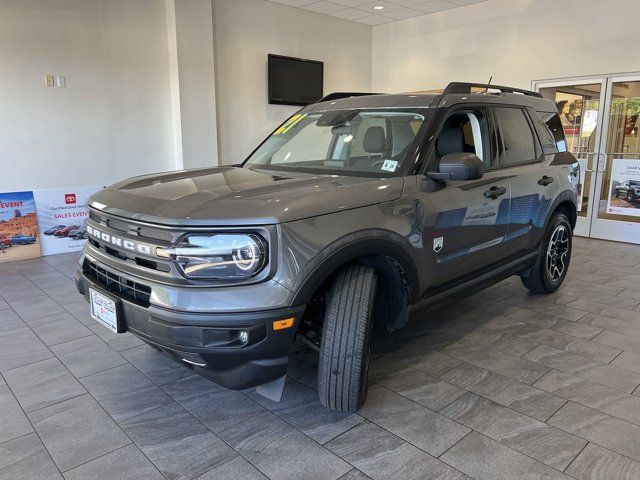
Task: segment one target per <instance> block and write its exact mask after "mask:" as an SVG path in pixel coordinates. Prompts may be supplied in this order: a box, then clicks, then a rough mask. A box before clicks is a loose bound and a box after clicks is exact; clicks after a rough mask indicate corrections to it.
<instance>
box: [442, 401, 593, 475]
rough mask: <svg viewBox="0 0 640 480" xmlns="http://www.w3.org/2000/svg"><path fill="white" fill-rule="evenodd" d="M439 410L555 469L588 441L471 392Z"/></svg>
mask: <svg viewBox="0 0 640 480" xmlns="http://www.w3.org/2000/svg"><path fill="white" fill-rule="evenodd" d="M440 413H442V414H443V415H446V416H447V417H449V418H451V419H453V420H455V421H457V422H459V423H461V424H463V425H465V426H467V427H469V428H471V429H472V430H475V431H477V432H480V433H482V434H483V435H486V436H487V437H489V438H492V439H494V440H497V441H498V442H500V443H502V444H504V445H506V446H508V447H510V448H513V449H514V450H517V451H519V452H521V453H524V454H525V455H527V456H529V457H532V458H534V459H536V460H538V461H540V462H542V463H545V464H547V465H549V466H550V467H553V468H556V469H558V470H564V469H565V468H566V467H567V465H569V463H570V462H571V461H572V460H573V459H574V458H575V457H576V455H578V453H580V451H581V450H582V448H583V447H584V446H585V445H586V443H587V442H585V441H584V440H582V439H580V438H577V437H574V436H573V435H570V434H568V433H566V432H563V431H562V430H558V429H557V428H554V427H551V426H549V425H547V424H545V423H543V422H540V421H538V420H535V419H533V418H531V417H528V416H526V415H523V414H521V413H518V412H516V411H514V410H511V409H509V408H506V407H503V406H501V405H499V404H497V403H495V402H492V401H491V400H488V399H486V398H482V397H479V396H477V395H475V394H473V393H466V394H465V395H464V396H462V397H461V398H459V399H458V400H456V401H455V402H453V403H452V404H451V405H449V406H448V407H447V408H445V409H444V410H442V411H441V412H440Z"/></svg>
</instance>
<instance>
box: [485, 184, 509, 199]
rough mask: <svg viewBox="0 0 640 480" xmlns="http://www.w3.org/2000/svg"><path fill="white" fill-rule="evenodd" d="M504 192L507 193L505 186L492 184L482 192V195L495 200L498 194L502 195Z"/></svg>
mask: <svg viewBox="0 0 640 480" xmlns="http://www.w3.org/2000/svg"><path fill="white" fill-rule="evenodd" d="M505 193H507V189H506V188H504V187H496V186H495V185H494V186H493V187H491V188H490V189H489V190H487V191H486V192H484V196H485V197H487V198H490V199H492V200H495V199H496V198H498V197H499V196H500V195H504V194H505Z"/></svg>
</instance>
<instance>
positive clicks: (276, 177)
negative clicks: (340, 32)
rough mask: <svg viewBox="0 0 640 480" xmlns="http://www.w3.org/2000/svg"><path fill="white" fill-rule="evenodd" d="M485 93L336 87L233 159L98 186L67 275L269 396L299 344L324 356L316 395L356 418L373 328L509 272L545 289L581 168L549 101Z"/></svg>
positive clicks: (118, 324) (140, 324)
mask: <svg viewBox="0 0 640 480" xmlns="http://www.w3.org/2000/svg"><path fill="white" fill-rule="evenodd" d="M478 87H479V85H477V84H463V83H452V84H450V85H449V86H448V87H447V88H446V89H445V90H444V92H443V93H442V94H440V95H426V94H420V95H419V94H415V95H414V94H395V95H367V96H358V95H356V94H332V95H330V96H329V97H325V98H324V99H323V100H321V101H320V102H318V103H315V104H312V105H309V106H307V107H304V108H302V109H301V110H300V111H298V113H296V114H295V115H293V116H292V117H290V118H289V119H288V120H286V121H285V122H284V123H283V124H282V125H281V126H279V127H278V128H277V129H276V130H275V131H274V132H273V133H272V134H271V135H270V136H269V137H268V138H267V139H266V140H265V141H264V142H262V144H261V145H260V146H258V148H256V150H255V151H254V152H253V153H251V155H250V156H249V157H248V158H247V159H246V160H245V161H244V163H242V164H239V165H233V166H232V165H227V166H220V167H215V168H204V169H197V170H188V171H178V172H170V173H161V174H155V175H146V176H141V177H136V178H133V179H130V180H125V181H123V182H120V183H117V184H115V185H112V186H111V187H108V188H106V189H104V190H102V191H100V192H98V193H96V194H95V195H93V197H92V198H91V199H90V201H89V205H90V218H89V219H88V221H87V233H88V236H89V241H88V242H87V244H86V246H85V248H84V251H83V254H82V256H81V257H80V260H79V269H78V271H77V274H76V280H77V287H78V290H79V291H80V292H81V293H82V294H83V295H84V296H85V297H86V299H87V300H89V301H90V303H91V311H92V315H93V317H94V319H96V320H97V321H99V322H101V323H103V324H105V325H106V326H108V327H109V328H111V329H112V330H114V331H116V332H124V331H128V332H131V333H133V334H134V335H137V336H138V337H140V338H141V339H143V340H144V341H145V342H147V343H149V344H151V345H152V346H154V347H156V348H158V349H160V350H162V351H164V352H166V353H168V354H169V355H170V356H172V357H173V358H175V359H176V360H178V361H180V362H183V363H184V364H185V365H188V366H189V367H190V368H192V369H193V370H194V371H196V372H198V373H200V374H202V375H205V376H207V377H209V378H211V379H213V380H214V381H216V382H218V383H219V384H221V385H224V386H226V387H229V388H233V389H244V388H247V387H252V386H258V391H259V392H260V393H262V394H263V395H266V396H269V397H270V398H274V399H279V396H280V395H281V392H282V386H283V383H284V376H285V372H286V370H287V362H288V355H289V352H290V350H291V347H292V344H293V341H294V337H295V336H296V335H301V336H304V338H305V339H306V341H308V342H309V343H310V344H312V345H315V346H317V349H318V350H319V351H320V362H319V371H318V391H319V396H320V400H321V401H322V403H323V404H324V405H326V406H329V407H331V408H335V409H340V410H346V411H355V410H357V409H358V408H359V407H360V406H361V405H362V404H363V402H364V400H365V396H366V392H367V376H368V365H369V350H370V347H369V344H370V337H371V332H372V329H373V328H374V326H375V327H376V328H378V329H381V330H383V331H387V332H390V331H392V330H395V329H398V328H400V327H402V326H404V324H405V323H406V321H407V319H408V316H409V312H410V310H411V309H415V308H417V307H423V306H429V307H433V306H434V305H438V304H440V302H443V301H445V300H449V301H450V300H451V299H452V298H453V299H455V298H456V297H458V296H460V295H468V294H469V293H470V292H474V291H476V290H478V289H481V288H484V287H486V286H487V285H490V284H492V283H495V282H498V281H500V280H502V279H504V278H506V277H508V276H510V275H514V274H516V275H519V276H520V277H521V278H522V282H523V283H524V285H525V286H526V287H527V288H528V289H529V290H531V292H532V293H549V292H553V291H555V290H556V289H558V287H560V285H561V284H562V282H563V280H564V278H565V276H566V274H567V269H568V267H569V260H570V256H571V245H572V231H573V228H574V226H575V222H576V194H575V190H576V187H577V184H578V179H579V178H580V176H579V166H578V163H577V162H576V160H575V158H574V157H573V155H571V154H570V153H568V152H567V148H566V142H565V138H564V134H563V131H562V126H561V123H560V120H559V118H558V114H557V110H556V107H555V105H554V103H553V102H551V101H548V100H545V99H543V98H541V97H540V95H538V94H537V93H533V92H529V91H524V90H518V89H514V88H508V87H496V86H491V87H488V86H486V85H480V87H483V88H486V90H485V91H484V92H482V93H476V90H477V88H478ZM341 97H345V98H341ZM427 321H428V320H427Z"/></svg>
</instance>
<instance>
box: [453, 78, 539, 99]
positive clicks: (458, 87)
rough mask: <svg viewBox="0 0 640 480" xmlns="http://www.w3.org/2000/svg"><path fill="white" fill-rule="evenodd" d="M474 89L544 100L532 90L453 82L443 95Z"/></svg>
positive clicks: (468, 91) (462, 92)
mask: <svg viewBox="0 0 640 480" xmlns="http://www.w3.org/2000/svg"><path fill="white" fill-rule="evenodd" d="M472 88H486V89H487V90H489V89H491V90H500V91H501V92H502V93H521V94H523V95H528V96H531V97H539V98H542V95H540V94H539V93H538V92H532V91H531V90H524V89H521V88H514V87H503V86H500V85H489V84H485V83H467V82H451V83H449V85H447V87H446V88H445V89H444V91H443V92H442V94H443V95H446V94H447V93H460V94H465V93H471V89H472Z"/></svg>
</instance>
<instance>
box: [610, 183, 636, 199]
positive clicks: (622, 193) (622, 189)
mask: <svg viewBox="0 0 640 480" xmlns="http://www.w3.org/2000/svg"><path fill="white" fill-rule="evenodd" d="M614 196H615V197H616V198H620V197H624V198H626V199H627V201H628V202H634V201H635V200H636V199H638V198H640V181H638V180H626V181H624V182H622V183H621V184H620V185H616V187H615V189H614Z"/></svg>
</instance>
